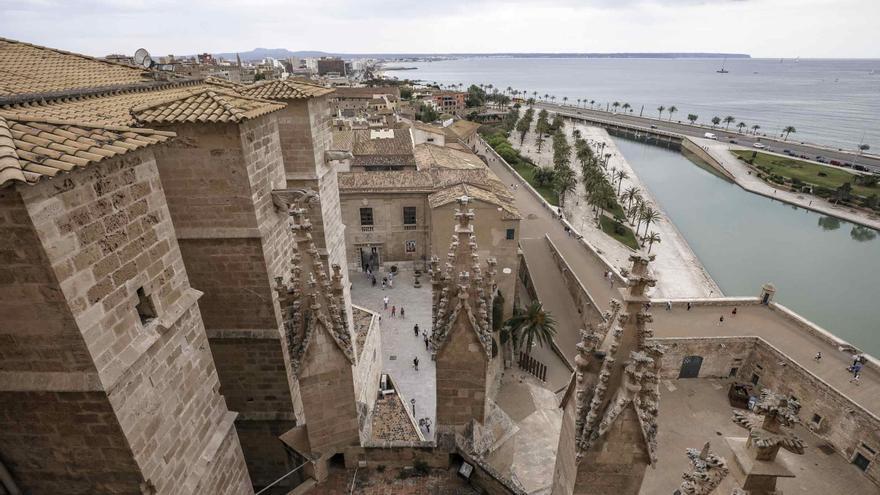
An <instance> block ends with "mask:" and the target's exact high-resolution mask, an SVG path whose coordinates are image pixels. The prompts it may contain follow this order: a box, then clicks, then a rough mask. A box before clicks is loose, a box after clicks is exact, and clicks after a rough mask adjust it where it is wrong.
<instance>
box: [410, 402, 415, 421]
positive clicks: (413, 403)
mask: <svg viewBox="0 0 880 495" xmlns="http://www.w3.org/2000/svg"><path fill="white" fill-rule="evenodd" d="M409 402H410V404H412V408H413V417H416V400H415V399H410V400H409Z"/></svg>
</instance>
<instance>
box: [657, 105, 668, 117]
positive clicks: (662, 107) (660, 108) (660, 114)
mask: <svg viewBox="0 0 880 495" xmlns="http://www.w3.org/2000/svg"><path fill="white" fill-rule="evenodd" d="M663 110H666V107H664V106H663V105H660V106H659V107H657V118H658V119H662V118H663Z"/></svg>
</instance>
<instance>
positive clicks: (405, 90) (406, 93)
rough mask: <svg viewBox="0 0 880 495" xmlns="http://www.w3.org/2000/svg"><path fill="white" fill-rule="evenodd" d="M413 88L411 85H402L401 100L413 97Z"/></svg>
mask: <svg viewBox="0 0 880 495" xmlns="http://www.w3.org/2000/svg"><path fill="white" fill-rule="evenodd" d="M412 95H413V90H412V88H411V87H409V86H401V87H400V99H401V100H409V99H410V98H412Z"/></svg>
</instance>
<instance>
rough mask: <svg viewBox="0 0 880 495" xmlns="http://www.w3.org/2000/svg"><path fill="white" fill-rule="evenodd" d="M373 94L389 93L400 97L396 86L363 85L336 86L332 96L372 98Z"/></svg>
mask: <svg viewBox="0 0 880 495" xmlns="http://www.w3.org/2000/svg"><path fill="white" fill-rule="evenodd" d="M374 95H391V96H394V97H396V98H400V88H398V87H397V86H365V87H362V88H348V87H344V86H343V87H338V88H336V93H335V94H334V95H333V97H334V98H372V97H373V96H374Z"/></svg>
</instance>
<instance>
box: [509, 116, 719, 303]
mask: <svg viewBox="0 0 880 495" xmlns="http://www.w3.org/2000/svg"><path fill="white" fill-rule="evenodd" d="M563 129H564V132H565V134H566V138H567V139H568V140H569V144H573V142H574V138H573V136H572V133H573V131H574V129H578V130H580V132H581V135H582V137H583V138H584V139H587V140H591V141H603V142H605V143H606V146H605V150H606V153H611V155H612V156H611V158H610V159H609V164H608V166H609V167H615V168H617V169H618V170H624V171H625V172H626V173H627V174H628V175H629V178H628V179H626V180H624V181H623V186H622V188H621V190H623V189H626V188H628V187H630V186H635V187H638V188H639V189H640V191H641V193H642V196H643V198H644V199H645V200H646V201H647V202H648V203H650V204H652V205H653V207H654V208H655V209H656V210H657V211H658V212H659V213H660V214H661V218H660V220H659V221H658V222H655V223H653V224H652V225H651V228H650V229H649V230H652V231H655V232H657V233H659V234H660V237H661V242H659V243H656V244H654V246H653V248H652V250H651V253H650V254H652V255H656V258H655V261H654V263H652V269H653V271H654V272H655V276H656V278H657V279H658V282H657V286H656V287H654V289H653V291H652V294H651V297H666V298H673V297H674V298H705V297H723V296H724V294H723V292H722V291H721V288H720V287H719V286H718V284H717V283H716V282H715V280H714V279H712V277H711V276H710V275H709V273H708V271H707V270H706V268H705V267H704V266H703V264H702V262H701V261H700V259H699V258H698V257H697V255H696V254H695V253H694V252H693V250H692V249H691V247H690V245H689V244H688V243H687V240H686V239H685V238H684V236H683V235H682V234H681V232H679V230H678V228H677V227H675V225H674V224H673V223H672V221H671V219H670V218H669V216H668V215H667V214H666V213H665V212H663V211H662V208H660V206H659V204H658V203H657V201H656V200H655V199H654V197H653V196H652V195H651V193H650V191H649V190H648V189H647V188H646V187H645V186H644V184H643V183H642V182H641V181H640V179H639V178H638V175H637V174H636V173H635V171H634V170H633V169H632V167H631V166H630V165H629V163H627V162H626V159H625V158H624V157H623V155H622V154H621V153H620V150H618V149H617V146H616V144H615V143H614V141H613V139H612V138H611V136H610V135H609V134H608V133H607V132H606V131H605V130H604V129H602V128H600V127H593V126H589V125H587V124H586V123H583V122H576V121H573V120H571V119H568V120H567V121H566V125H565V126H564V127H563ZM509 141H510V142H511V145H513V147H514V148H516V149H517V150H519V151H520V152H521V153H522V154H523V155H524V156H526V157H528V158H529V159H531V160H532V161H533V162H534V163H535V164H537V165H540V166H543V167H552V166H553V146H552V143H551V142H550V140H547V141H546V142H545V143H544V146H543V147H542V150H541V152H540V153H539V152H538V151H537V147H536V145H535V133H534V124H533V126H532V130H530V131H529V133H528V134H527V135H526V138H525V140H524V141H523V143H522V144H520V142H519V136H518V135H516V133H515V132H514V133H512V135H511V138H510V139H509ZM570 167H571V168H572V170H574V172H575V175H576V176H577V178H578V186H577V187H576V189H575V191H574V192H572V193H569V197H568V198H567V200H566V202H565V206H564V207H563V212H564V214H565V217H566V219H567V220H568V221H569V223H570V224H571V225H572V226H573V227H574V228H575V229H577V230H578V231H579V232H580V233H581V234H582V235H583V236H584V238H585V240H587V241H588V242H589V243H590V244H591V245H593V246H594V247H595V248H596V249H597V251H598V253H599V254H600V255H602V256H604V257H606V258H607V260H608V262H609V263H610V264H612V265H613V266H614V267H615V268H616V269H617V270H618V271H619V269H620V268H622V267H623V268H625V267H628V266H629V256H630V255H631V254H633V251H632V250H631V249H630V248H628V247H626V246H624V245H623V244H621V243H620V242H618V241H617V240H615V239H613V238H612V237H610V236H608V235H607V234H605V233H604V232H602V231H601V230H600V229H599V228H598V227H596V225H595V223H594V221H593V215H592V213H591V212H590V205H589V203H588V202H587V201H586V200H585V199H584V198H582V192H581V191H582V187H581V186H580V175H581V174H580V167H579V166H578V164H577V163H576V160H575V159H574V157H572V162H571V165H570Z"/></svg>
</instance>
